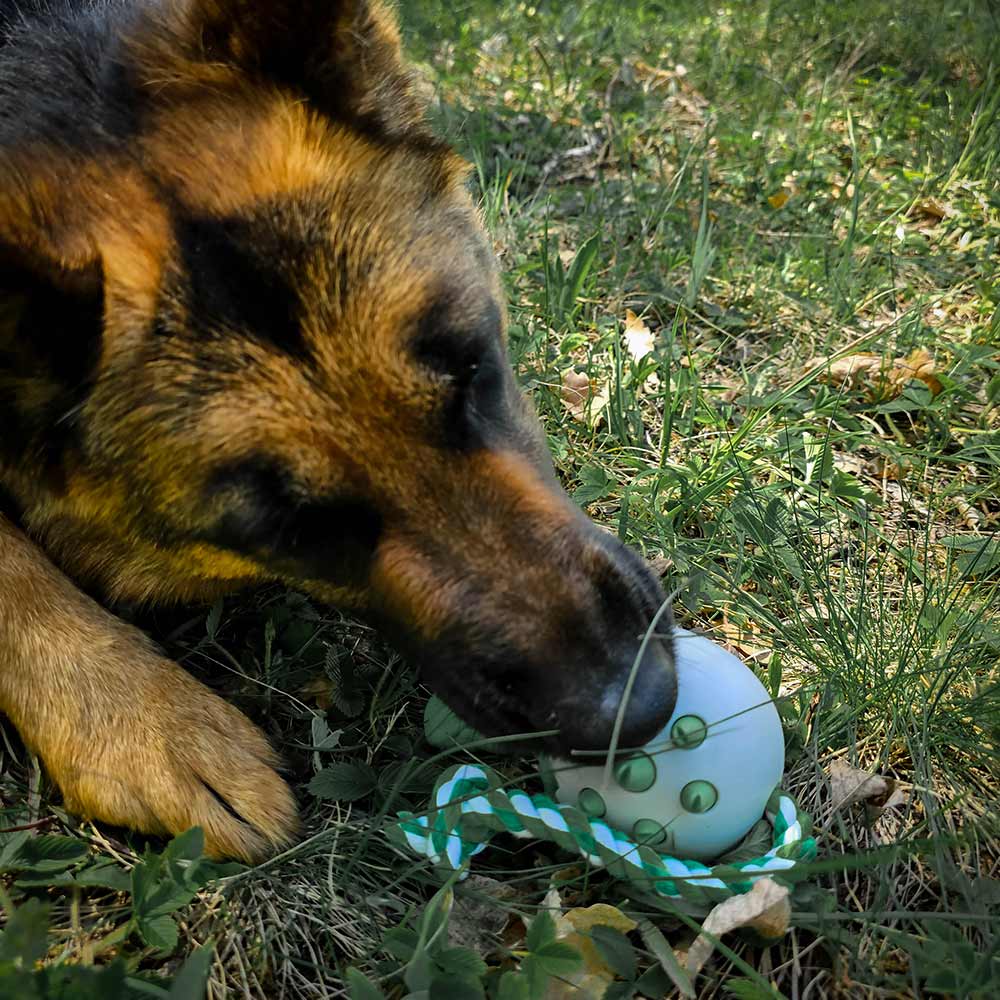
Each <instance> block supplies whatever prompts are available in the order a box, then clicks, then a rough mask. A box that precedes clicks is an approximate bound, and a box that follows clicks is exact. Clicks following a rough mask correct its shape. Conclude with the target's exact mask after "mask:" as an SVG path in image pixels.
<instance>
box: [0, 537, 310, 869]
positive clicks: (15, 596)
mask: <svg viewBox="0 0 1000 1000" xmlns="http://www.w3.org/2000/svg"><path fill="white" fill-rule="evenodd" d="M0 710H2V711H3V712H4V714H5V715H7V716H9V717H10V719H11V720H12V721H13V722H14V724H15V725H16V726H17V728H18V730H19V731H20V733H21V734H22V736H23V738H24V739H25V741H26V743H27V744H28V746H29V747H30V748H31V749H32V750H34V751H35V753H37V754H38V755H39V756H40V757H41V758H42V759H43V760H44V761H45V766H46V768H47V770H48V772H49V774H50V775H51V776H52V778H53V779H54V780H55V781H56V783H57V784H58V785H59V787H60V788H61V789H62V792H63V796H64V798H65V801H66V807H67V808H68V809H69V810H70V811H72V812H76V813H79V814H80V815H81V816H85V817H94V818H98V819H102V820H105V821H108V822H111V823H117V824H122V825H125V826H131V827H134V828H136V829H140V830H145V831H147V832H149V833H168V832H177V831H180V830H185V829H188V828H189V827H191V826H195V825H199V826H201V827H203V828H204V830H205V836H206V843H207V845H208V848H209V851H210V852H211V853H212V854H214V855H227V856H232V857H238V858H244V859H246V860H252V859H254V858H257V857H260V855H261V854H263V853H265V852H267V851H270V850H273V849H274V848H275V847H279V846H281V845H282V844H284V843H287V842H288V840H289V839H290V837H291V836H292V835H293V833H294V831H295V826H296V821H295V803H294V801H293V799H292V797H291V794H290V793H289V791H288V788H287V787H286V786H285V784H284V782H283V781H282V780H281V779H280V778H279V777H278V776H277V775H276V774H275V772H274V770H273V768H274V766H275V764H276V763H277V758H276V756H275V754H274V752H273V751H272V750H271V749H270V747H269V746H268V744H267V740H266V739H265V738H264V736H263V735H262V734H261V733H260V731H259V730H258V729H257V728H256V727H255V726H253V725H251V723H250V722H248V721H247V719H246V717H245V716H244V715H243V714H242V713H240V712H238V711H237V710H236V709H234V708H233V707H232V706H230V705H228V704H226V702H224V701H223V700H222V699H221V698H219V697H217V696H216V695H214V694H212V692H211V691H209V690H208V689H207V688H206V687H204V686H203V685H201V684H199V683H198V682H197V681H195V680H194V678H192V677H191V676H190V675H189V674H187V673H186V672H185V671H183V670H182V669H181V668H180V667H178V666H177V665H176V664H175V663H172V662H171V661H170V660H167V659H165V658H164V657H162V656H160V655H159V654H158V653H157V652H156V651H155V650H154V649H153V647H152V646H151V644H150V643H149V641H148V640H147V639H146V638H145V636H143V635H142V633H140V632H138V631H137V630H135V629H133V628H131V627H129V626H126V625H124V624H122V623H121V622H120V621H118V620H117V619H116V618H114V617H113V616H112V615H110V614H108V613H107V612H106V611H104V610H103V609H102V608H101V607H100V606H99V605H97V604H95V603H94V602H93V601H91V600H90V599H89V598H87V597H85V596H84V595H83V594H82V593H81V592H80V591H79V590H77V588H76V587H75V586H74V585H73V584H72V583H70V581H69V580H67V579H66V577H64V576H63V575H62V574H61V573H60V572H59V571H58V570H57V569H55V567H54V566H52V565H51V564H50V563H49V562H48V560H47V559H46V558H45V556H44V555H43V553H42V552H41V551H40V550H39V549H38V548H37V547H36V546H35V545H33V544H32V543H31V542H29V541H28V540H27V539H26V538H25V537H24V536H23V535H22V534H21V533H20V532H19V531H18V530H17V529H16V528H14V527H13V526H12V525H11V524H10V523H9V522H8V521H6V520H5V519H4V518H2V517H0ZM213 791H214V792H216V793H218V794H219V795H222V796H224V797H225V798H226V800H227V801H229V802H230V803H232V805H233V806H234V808H235V809H236V810H237V811H238V812H239V814H240V815H242V816H248V817H252V819H253V826H252V827H251V826H249V825H248V824H247V823H244V822H241V821H240V820H239V819H238V818H237V817H236V816H234V815H233V814H232V813H231V812H229V811H228V810H227V809H226V808H225V807H224V806H223V805H222V804H221V803H220V802H219V800H218V799H217V798H216V796H215V795H213Z"/></svg>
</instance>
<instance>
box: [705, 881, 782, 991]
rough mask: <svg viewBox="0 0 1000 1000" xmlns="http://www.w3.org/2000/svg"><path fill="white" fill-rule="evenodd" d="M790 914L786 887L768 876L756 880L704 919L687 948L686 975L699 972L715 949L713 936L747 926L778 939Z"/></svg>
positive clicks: (718, 936)
mask: <svg viewBox="0 0 1000 1000" xmlns="http://www.w3.org/2000/svg"><path fill="white" fill-rule="evenodd" d="M791 916H792V905H791V903H790V902H789V901H788V889H787V888H786V887H785V886H783V885H778V883H777V882H775V881H773V880H772V879H769V878H763V879H761V880H760V881H759V882H755V883H754V886H753V888H752V889H751V890H750V891H749V892H748V893H746V894H744V895H742V896H731V897H730V898H729V899H727V900H724V901H723V902H721V903H719V905H718V906H716V907H714V908H713V909H712V911H711V912H710V913H709V915H708V916H707V917H706V918H705V922H704V923H703V924H702V925H701V934H699V935H698V937H697V938H696V939H695V942H694V944H692V945H691V947H690V948H689V949H688V953H687V971H688V974H689V975H690V976H692V977H694V976H697V975H698V973H699V972H701V970H702V968H703V967H704V965H705V963H706V962H707V961H708V960H709V958H711V956H712V952H713V951H714V950H715V943H714V940H713V939H718V938H720V937H722V935H723V934H728V933H729V932H730V931H733V930H736V928H738V927H749V928H751V929H752V930H755V931H757V933H758V934H760V935H761V936H762V937H765V938H769V939H771V938H779V937H782V936H783V935H784V933H785V931H787V930H788V922H789V920H790V919H791Z"/></svg>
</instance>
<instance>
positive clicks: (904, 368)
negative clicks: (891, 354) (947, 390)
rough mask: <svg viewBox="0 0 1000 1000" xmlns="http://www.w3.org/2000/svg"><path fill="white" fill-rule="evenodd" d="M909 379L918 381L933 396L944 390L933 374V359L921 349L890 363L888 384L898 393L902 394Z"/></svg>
mask: <svg viewBox="0 0 1000 1000" xmlns="http://www.w3.org/2000/svg"><path fill="white" fill-rule="evenodd" d="M911 379H919V380H920V381H921V382H923V383H924V385H926V386H927V388H928V389H930V391H931V393H932V394H933V395H935V396H936V395H937V394H938V393H939V392H940V391H941V390H942V389H943V388H944V387H943V386H942V385H941V382H940V381H939V380H938V377H937V375H936V374H935V365H934V358H933V357H931V355H930V352H928V351H926V350H924V348H922V347H918V348H917V349H916V350H915V351H911V352H910V353H909V354H908V355H907V356H906V357H905V358H897V359H896V360H895V361H893V363H892V369H891V370H890V372H889V382H890V383H891V384H892V385H893V386H894V387H895V388H896V390H897V391H898V392H902V391H903V387H904V386H905V385H906V383H907V382H909V381H910V380H911Z"/></svg>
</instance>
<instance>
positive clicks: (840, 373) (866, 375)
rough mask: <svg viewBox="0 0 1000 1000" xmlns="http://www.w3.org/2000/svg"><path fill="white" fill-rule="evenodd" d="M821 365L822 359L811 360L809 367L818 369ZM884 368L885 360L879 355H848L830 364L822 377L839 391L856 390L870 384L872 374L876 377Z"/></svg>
mask: <svg viewBox="0 0 1000 1000" xmlns="http://www.w3.org/2000/svg"><path fill="white" fill-rule="evenodd" d="M823 363H824V359H823V358H813V359H812V361H810V362H809V365H810V367H818V366H820V365H822V364H823ZM884 367H885V360H884V358H883V357H882V355H881V354H848V355H847V357H845V358H838V359H837V360H836V361H833V362H830V364H829V367H828V369H827V371H826V372H824V376H825V380H826V381H829V382H830V383H831V384H832V385H835V386H836V387H837V388H839V389H843V388H850V389H856V388H857V387H858V386H860V385H862V384H864V383H866V382H870V381H871V380H872V376H873V373H875V376H876V377H877V376H878V374H879V373H880V372H881V371H882V369H883V368H884Z"/></svg>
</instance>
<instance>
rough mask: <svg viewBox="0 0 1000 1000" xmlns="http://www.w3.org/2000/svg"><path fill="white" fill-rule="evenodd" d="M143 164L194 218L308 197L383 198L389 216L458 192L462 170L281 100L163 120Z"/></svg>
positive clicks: (212, 106)
mask: <svg viewBox="0 0 1000 1000" xmlns="http://www.w3.org/2000/svg"><path fill="white" fill-rule="evenodd" d="M141 142H142V146H143V153H144V159H145V161H146V162H147V163H148V164H151V165H152V172H153V173H154V174H155V176H156V177H157V179H158V180H161V181H162V180H165V181H166V182H167V184H168V186H169V188H170V189H171V191H172V194H173V196H174V197H176V198H177V199H178V200H179V201H180V202H181V203H182V204H183V205H184V206H185V207H186V208H187V209H188V210H190V211H196V212H201V213H203V214H206V213H207V214H217V215H234V214H242V213H244V212H246V211H247V210H248V209H252V207H253V206H255V205H258V204H260V203H263V202H267V201H272V200H275V199H280V198H283V197H288V196H293V195H295V194H296V193H300V192H304V191H312V192H319V191H323V190H325V191H327V192H328V193H329V195H330V196H332V195H333V194H334V193H336V192H337V191H344V190H350V191H351V192H352V194H353V195H354V196H357V195H358V194H359V193H360V192H364V191H367V192H371V193H374V192H376V191H384V189H385V188H386V187H391V188H392V191H393V198H392V200H391V201H388V202H385V203H383V205H382V209H383V211H387V210H390V209H393V208H395V207H396V206H399V207H400V209H402V207H403V206H406V205H409V206H412V204H413V202H414V201H417V202H426V201H427V200H428V197H429V196H431V197H432V196H434V195H440V194H443V193H447V192H448V191H451V190H454V189H456V188H460V187H461V184H462V180H463V179H464V177H465V176H466V173H467V167H466V165H465V164H464V161H462V159H461V158H460V157H459V156H457V155H456V154H455V153H453V152H452V151H451V150H449V149H448V148H447V147H445V146H443V145H438V144H437V143H432V142H427V141H422V140H421V141H412V142H408V141H406V140H399V141H393V142H389V141H384V140H380V139H378V138H377V137H374V136H370V135H365V134H363V133H361V132H359V131H357V130H355V129H353V128H351V127H350V126H348V125H345V124H342V123H337V122H333V121H331V120H329V119H327V118H324V117H323V116H322V115H320V114H318V113H317V112H315V111H314V110H313V109H312V108H310V107H309V105H308V104H306V103H304V102H302V101H298V100H295V99H293V98H291V97H289V96H288V95H285V94H283V93H281V92H280V91H277V90H274V91H269V90H265V89H259V88H254V89H250V90H247V91H245V92H244V91H237V92H235V93H233V94H229V95H225V96H223V95H219V94H216V93H212V92H207V93H205V94H203V95H198V96H196V97H193V98H191V99H190V100H189V101H187V102H185V103H184V104H182V105H180V106H178V107H166V108H163V109H160V110H158V111H157V112H156V113H155V114H154V115H152V116H151V118H150V119H149V126H148V128H147V130H146V131H145V133H144V135H143V137H142V139H141Z"/></svg>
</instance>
